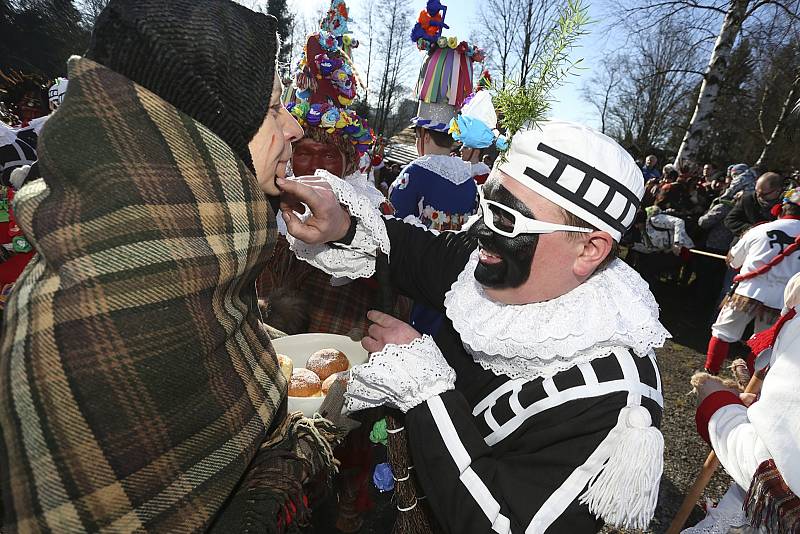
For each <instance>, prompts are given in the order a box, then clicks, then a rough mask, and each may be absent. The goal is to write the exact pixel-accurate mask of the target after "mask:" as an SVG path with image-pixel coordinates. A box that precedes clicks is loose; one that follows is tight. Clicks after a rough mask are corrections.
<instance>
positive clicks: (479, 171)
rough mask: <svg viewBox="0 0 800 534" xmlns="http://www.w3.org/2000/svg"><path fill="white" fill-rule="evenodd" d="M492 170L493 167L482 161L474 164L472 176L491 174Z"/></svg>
mask: <svg viewBox="0 0 800 534" xmlns="http://www.w3.org/2000/svg"><path fill="white" fill-rule="evenodd" d="M490 172H492V169H491V167H489V166H488V165H487V164H485V163H484V162H482V161H479V162H478V163H473V164H472V176H481V175H484V174H489V173H490Z"/></svg>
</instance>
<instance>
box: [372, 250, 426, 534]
mask: <svg viewBox="0 0 800 534" xmlns="http://www.w3.org/2000/svg"><path fill="white" fill-rule="evenodd" d="M375 279H376V280H377V282H378V303H379V306H378V307H379V309H380V311H382V312H383V313H386V314H389V315H393V312H394V295H393V292H392V284H391V280H390V272H389V258H388V257H387V256H386V254H384V253H383V252H381V251H380V250H378V251H377V256H376V258H375ZM403 420H404V416H403V414H402V413H401V412H399V411H397V410H388V411H387V414H386V432H387V435H388V437H387V449H388V454H389V465H391V467H392V473H393V474H394V478H395V486H394V500H395V505H396V506H397V511H398V512H399V513H398V514H397V520H396V521H395V524H394V529H393V530H392V534H427V533H432V532H433V529H432V528H431V521H430V520H429V517H430V515H429V513H430V512H429V511H428V510H427V505H426V504H424V503H425V501H422V500H421V499H424V497H418V495H420V492H419V488H418V487H417V481H416V477H414V475H413V472H412V471H413V469H414V467H413V463H412V461H411V454H410V453H409V450H408V437H407V435H406V434H405V428H404V423H403Z"/></svg>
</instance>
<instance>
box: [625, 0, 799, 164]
mask: <svg viewBox="0 0 800 534" xmlns="http://www.w3.org/2000/svg"><path fill="white" fill-rule="evenodd" d="M798 7H800V0H646V1H645V2H634V1H633V0H625V1H623V5H622V9H621V10H620V12H619V14H620V15H619V19H620V23H621V24H623V25H625V26H626V27H631V26H632V27H634V28H635V29H638V30H641V29H642V28H646V27H648V26H650V25H652V23H653V20H656V21H660V20H666V19H673V18H675V17H682V20H689V21H694V22H693V23H691V24H690V25H689V26H687V27H686V28H684V31H685V32H687V33H690V34H692V35H694V36H696V37H698V38H699V39H700V40H699V41H698V45H699V44H701V43H702V42H704V41H707V40H713V45H712V46H711V47H710V52H709V57H708V61H707V62H706V66H705V69H704V71H703V74H702V82H701V86H700V92H699V94H698V97H697V101H696V103H695V106H694V112H693V114H692V117H691V119H690V121H689V124H688V126H687V128H686V132H685V134H684V136H683V141H682V142H681V144H680V147H679V149H678V153H677V156H676V158H675V164H676V165H677V166H680V165H681V164H684V165H691V164H693V163H696V162H697V161H696V160H697V155H698V152H699V150H700V148H701V144H702V142H703V139H704V137H705V136H706V135H708V133H709V127H710V125H711V123H712V119H713V116H714V113H715V111H716V101H717V97H718V95H719V88H720V85H721V84H722V82H723V81H724V80H725V77H726V76H727V74H728V67H729V63H730V61H729V60H730V55H731V51H732V49H733V46H734V44H735V43H736V40H737V38H738V37H739V36H740V34H741V33H742V31H743V30H744V29H745V27H746V24H747V23H748V21H750V20H752V19H758V17H759V16H760V15H761V14H762V13H765V14H767V15H768V16H776V17H785V18H787V20H792V21H797V20H798V19H799V18H800V16H799V15H798ZM699 20H702V21H703V22H699V23H698V22H697V21H699ZM714 20H716V24H718V25H719V26H718V27H719V28H720V29H719V31H718V32H717V33H716V34H712V33H711V32H710V30H709V28H710V27H713V26H710V25H709V24H710V22H709V21H714Z"/></svg>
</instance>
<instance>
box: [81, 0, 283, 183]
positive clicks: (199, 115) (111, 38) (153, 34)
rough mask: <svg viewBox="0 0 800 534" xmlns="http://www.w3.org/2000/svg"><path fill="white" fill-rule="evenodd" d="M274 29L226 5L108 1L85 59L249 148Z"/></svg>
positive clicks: (265, 101) (268, 82)
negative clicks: (130, 81) (104, 67)
mask: <svg viewBox="0 0 800 534" xmlns="http://www.w3.org/2000/svg"><path fill="white" fill-rule="evenodd" d="M276 29H277V21H276V19H275V17H273V16H271V15H265V14H262V13H256V12H254V11H251V10H249V9H247V8H245V7H243V6H241V5H239V4H236V3H234V2H231V1H229V0H111V1H110V2H109V3H108V5H107V6H106V8H105V9H104V10H103V12H102V13H101V14H100V16H99V17H98V18H97V22H96V24H95V27H94V31H93V32H92V39H91V42H90V43H89V49H88V50H87V52H86V57H87V58H89V59H92V60H94V61H97V62H98V63H101V64H102V65H105V66H106V67H108V68H110V69H112V70H114V71H116V72H118V73H120V74H122V75H123V76H125V77H126V78H128V79H130V80H132V81H134V82H136V83H137V84H139V85H141V86H143V87H145V88H147V89H149V90H150V91H152V92H154V93H155V94H157V95H158V96H160V97H161V98H163V99H164V100H166V101H167V102H169V103H170V104H172V105H173V106H175V107H176V108H178V109H179V110H180V111H182V112H184V113H186V114H187V115H189V116H191V117H192V118H194V119H195V120H197V121H198V122H200V123H201V124H203V125H204V126H206V127H207V128H209V129H210V130H212V131H213V132H214V133H216V134H217V135H218V136H219V137H220V138H222V140H223V141H225V142H226V143H227V144H228V145H229V146H230V147H231V149H233V151H234V152H236V154H238V155H239V157H240V158H241V159H242V160H243V161H244V162H245V164H246V165H247V166H248V167H249V168H250V169H251V170H253V162H252V158H251V156H250V150H249V148H248V143H249V142H250V140H252V138H253V136H254V135H255V134H256V132H257V131H258V129H259V127H260V126H261V124H262V123H263V122H264V117H265V116H266V115H267V111H268V109H269V101H270V95H271V93H272V84H273V78H274V75H275V65H276V61H277V53H278V37H277V33H276Z"/></svg>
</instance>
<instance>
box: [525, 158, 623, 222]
mask: <svg viewBox="0 0 800 534" xmlns="http://www.w3.org/2000/svg"><path fill="white" fill-rule="evenodd" d="M536 148H537V150H539V151H540V152H543V153H545V154H548V155H549V156H552V157H554V158H556V159H557V160H558V163H557V164H556V166H555V167H554V168H553V170H552V171H551V172H550V174H549V175H548V176H545V175H544V174H542V173H540V172H539V171H537V170H536V169H533V168H531V167H527V168H526V170H525V174H526V175H527V176H528V177H530V178H532V179H534V180H536V181H537V182H539V183H540V184H542V185H543V186H545V187H547V188H548V189H551V190H552V191H554V192H555V193H557V194H558V195H559V196H561V197H564V198H565V199H567V200H569V201H570V202H572V203H573V204H575V205H576V206H578V207H580V208H583V209H585V210H586V211H588V212H589V213H591V214H592V215H594V216H595V217H597V218H598V219H600V220H601V221H603V222H605V223H606V224H608V225H609V226H611V227H612V228H614V229H615V230H617V231H618V232H620V233H624V232H625V230H627V228H628V226H630V224H631V223H632V222H633V216H634V214H635V213H636V210H637V209H638V208H639V198H638V197H637V196H636V194H635V193H633V191H631V190H629V189H628V188H626V187H625V186H624V185H623V184H621V183H620V182H619V181H617V180H615V179H614V178H612V177H610V176H608V175H607V174H605V173H604V172H602V171H600V170H598V169H595V168H594V167H592V166H591V165H589V164H588V163H585V162H583V161H581V160H579V159H577V158H575V157H573V156H570V155H569V154H565V153H564V152H561V151H560V150H556V149H555V148H553V147H550V146H548V145H546V144H544V143H539V146H537V147H536ZM568 170H569V172H568V173H567V175H565V171H568ZM576 172H577V173H578V174H583V177H582V178H581V180H580V183H579V185H578V186H577V188H575V189H574V190H573V189H572V188H571V186H570V185H568V183H570V184H571V183H573V179H572V177H573V176H574V175H575V173H576ZM567 176H569V178H567ZM620 208H621V211H620ZM615 213H617V214H616V215H615Z"/></svg>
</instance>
